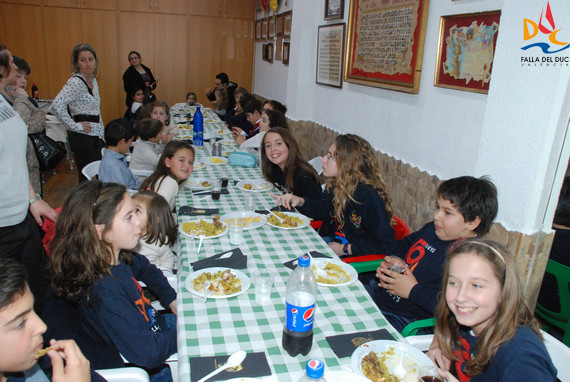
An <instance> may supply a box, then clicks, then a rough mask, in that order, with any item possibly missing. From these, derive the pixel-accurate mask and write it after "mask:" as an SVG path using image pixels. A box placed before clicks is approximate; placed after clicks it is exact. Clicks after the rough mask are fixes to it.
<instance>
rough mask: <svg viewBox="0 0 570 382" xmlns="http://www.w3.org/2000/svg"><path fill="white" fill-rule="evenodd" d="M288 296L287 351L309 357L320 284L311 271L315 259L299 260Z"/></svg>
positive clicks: (301, 258)
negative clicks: (312, 261) (318, 285)
mask: <svg viewBox="0 0 570 382" xmlns="http://www.w3.org/2000/svg"><path fill="white" fill-rule="evenodd" d="M298 262H299V266H298V267H297V268H295V270H294V271H293V273H292V274H291V276H289V281H288V282H287V291H286V294H285V304H286V311H287V313H286V317H285V326H284V327H283V342H282V345H283V349H285V351H287V353H289V355H290V356H291V357H295V356H296V355H297V354H299V353H300V354H302V355H307V354H309V352H310V351H311V347H312V346H313V319H314V314H315V301H316V300H317V280H316V279H315V275H314V274H313V271H312V270H311V268H310V267H309V265H310V263H311V258H310V257H309V256H307V255H304V256H301V257H299V260H298Z"/></svg>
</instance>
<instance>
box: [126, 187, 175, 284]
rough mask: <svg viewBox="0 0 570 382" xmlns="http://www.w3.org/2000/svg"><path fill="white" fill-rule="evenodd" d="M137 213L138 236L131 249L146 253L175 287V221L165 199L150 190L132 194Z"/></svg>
mask: <svg viewBox="0 0 570 382" xmlns="http://www.w3.org/2000/svg"><path fill="white" fill-rule="evenodd" d="M133 201H134V202H135V206H136V207H137V210H136V213H137V215H138V216H139V220H140V223H141V224H140V228H141V237H140V239H139V243H138V245H137V246H136V248H135V249H134V250H133V251H134V252H136V253H140V254H141V255H143V256H145V257H146V258H147V259H148V261H150V263H151V264H154V265H156V267H157V268H158V269H160V270H161V271H162V273H163V274H164V276H165V277H166V278H167V279H168V282H169V283H170V285H171V286H172V288H174V289H176V276H175V275H174V273H173V270H174V261H175V260H176V255H175V254H174V252H173V251H172V246H174V244H175V243H176V238H177V233H176V221H175V220H174V218H173V217H172V214H171V213H170V206H169V205H168V202H167V201H166V200H165V199H164V197H162V196H161V195H159V194H157V193H156V192H153V191H140V192H138V193H137V194H135V195H134V196H133Z"/></svg>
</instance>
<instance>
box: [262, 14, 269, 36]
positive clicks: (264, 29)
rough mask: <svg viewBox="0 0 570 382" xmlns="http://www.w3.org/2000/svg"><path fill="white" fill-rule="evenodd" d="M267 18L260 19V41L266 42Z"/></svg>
mask: <svg viewBox="0 0 570 382" xmlns="http://www.w3.org/2000/svg"><path fill="white" fill-rule="evenodd" d="M267 30H268V27H267V18H264V19H261V40H263V41H265V40H267Z"/></svg>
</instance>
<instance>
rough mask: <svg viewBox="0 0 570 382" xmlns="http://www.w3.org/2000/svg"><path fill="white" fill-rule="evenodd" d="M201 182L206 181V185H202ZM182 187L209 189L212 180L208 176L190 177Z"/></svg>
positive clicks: (196, 189)
mask: <svg viewBox="0 0 570 382" xmlns="http://www.w3.org/2000/svg"><path fill="white" fill-rule="evenodd" d="M202 182H208V185H207V186H204V185H202ZM184 187H186V188H189V189H191V190H195V191H198V190H209V189H210V187H212V182H211V181H210V179H208V178H190V179H188V180H186V182H184Z"/></svg>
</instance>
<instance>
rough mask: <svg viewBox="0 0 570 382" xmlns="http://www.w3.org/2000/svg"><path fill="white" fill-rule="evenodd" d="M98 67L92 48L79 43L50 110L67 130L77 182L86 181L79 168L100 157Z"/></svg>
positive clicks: (101, 132)
mask: <svg viewBox="0 0 570 382" xmlns="http://www.w3.org/2000/svg"><path fill="white" fill-rule="evenodd" d="M98 68H99V61H98V60H97V53H96V52H95V48H93V47H92V46H91V45H89V44H79V45H76V46H75V47H74V48H73V51H72V53H71V71H72V72H73V73H74V74H73V75H72V76H71V78H70V79H69V80H68V81H67V84H65V86H64V87H63V89H61V91H60V92H59V94H58V95H57V96H56V97H55V100H54V101H53V111H54V113H55V115H56V116H57V118H58V119H59V120H60V121H61V122H62V123H63V124H64V125H65V127H66V128H67V130H68V137H69V145H70V146H71V151H73V155H74V156H75V162H76V163H77V171H78V173H79V181H80V182H81V181H83V180H86V178H85V177H84V176H83V174H82V173H81V170H82V169H83V167H85V166H86V165H88V164H89V163H91V162H94V161H97V160H101V149H102V148H103V141H102V137H103V133H104V129H105V127H104V125H103V121H102V120H101V97H99V86H98V85H97V80H96V79H95V76H96V75H97V71H98Z"/></svg>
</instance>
